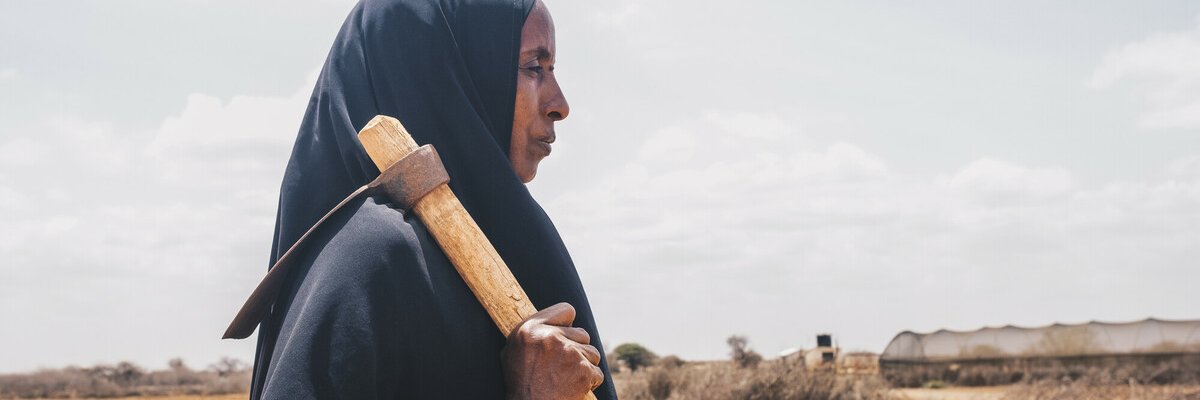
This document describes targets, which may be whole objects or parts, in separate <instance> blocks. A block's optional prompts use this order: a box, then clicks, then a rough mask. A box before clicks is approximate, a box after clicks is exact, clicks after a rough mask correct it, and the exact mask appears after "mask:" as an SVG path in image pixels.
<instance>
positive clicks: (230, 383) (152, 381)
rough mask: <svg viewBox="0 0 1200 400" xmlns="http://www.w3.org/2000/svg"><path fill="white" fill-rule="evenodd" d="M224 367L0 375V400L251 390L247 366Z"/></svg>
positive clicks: (176, 364) (177, 364) (123, 366)
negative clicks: (219, 370) (216, 368)
mask: <svg viewBox="0 0 1200 400" xmlns="http://www.w3.org/2000/svg"><path fill="white" fill-rule="evenodd" d="M220 364H222V365H225V367H226V368H223V369H222V370H221V372H220V373H218V371H216V370H210V371H203V372H199V371H192V370H191V369H189V368H187V366H186V365H185V364H184V363H183V360H181V359H173V360H171V361H170V362H169V363H168V365H169V366H170V369H166V370H161V371H149V372H147V371H146V370H144V369H142V368H141V367H139V366H137V365H135V364H133V363H131V362H120V363H117V364H116V365H104V364H101V365H96V366H93V367H91V368H80V367H66V368H62V369H47V370H41V371H37V372H33V373H27V374H7V375H0V399H7V398H80V397H83V398H111V397H131V396H170V395H207V394H235V393H245V392H246V391H247V390H248V389H249V388H250V376H251V374H250V371H249V370H248V369H247V368H245V364H244V363H241V362H240V361H237V360H233V359H226V360H223V361H222V363H220ZM234 367H236V368H234ZM222 373H223V374H224V375H222Z"/></svg>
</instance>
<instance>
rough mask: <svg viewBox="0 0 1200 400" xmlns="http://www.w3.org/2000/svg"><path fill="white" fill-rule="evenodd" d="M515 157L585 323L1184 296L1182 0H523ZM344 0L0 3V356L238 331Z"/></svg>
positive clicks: (812, 318)
mask: <svg viewBox="0 0 1200 400" xmlns="http://www.w3.org/2000/svg"><path fill="white" fill-rule="evenodd" d="M547 1H548V4H549V6H550V9H551V12H552V14H553V15H554V18H555V21H556V24H557V28H558V52H559V54H558V62H559V64H558V68H559V69H558V71H559V73H558V75H559V78H560V80H561V83H562V86H563V88H564V90H565V92H566V95H567V98H568V99H569V101H570V102H571V116H570V118H569V119H568V120H567V121H565V122H563V123H562V124H561V125H562V126H561V127H560V128H559V129H558V132H559V141H558V142H557V143H556V144H555V151H554V155H553V156H551V157H550V158H549V159H547V160H546V161H545V162H544V163H543V165H542V167H541V169H540V174H539V176H538V179H537V180H536V181H535V182H534V183H532V184H531V185H530V188H531V190H532V191H533V192H534V194H535V196H536V197H537V199H538V200H539V201H540V202H541V203H542V205H543V206H544V207H545V208H546V209H547V211H548V213H549V214H550V216H551V218H552V219H554V221H555V222H556V224H557V226H558V228H559V230H560V232H561V233H562V235H563V237H564V239H565V240H566V242H567V245H568V248H569V249H570V250H571V252H572V255H573V256H574V258H575V262H576V265H577V266H578V268H579V270H580V274H581V275H582V278H583V281H584V284H585V286H586V288H587V290H588V294H589V297H590V299H591V302H592V306H593V308H594V309H595V311H596V319H597V321H598V323H599V326H600V329H601V334H602V336H603V338H604V341H605V343H608V344H609V345H610V346H613V345H616V344H618V343H622V342H629V341H636V342H639V343H642V344H644V345H646V346H647V347H649V348H650V349H652V350H654V351H656V352H658V353H659V354H678V355H680V356H681V357H683V358H685V359H710V358H721V357H725V354H726V352H727V349H726V347H725V344H724V338H725V337H727V336H729V335H731V334H744V335H748V336H749V337H750V341H751V342H750V343H751V347H752V348H754V349H756V350H758V351H760V352H762V353H764V354H766V355H774V354H777V353H778V352H779V351H781V350H784V349H787V348H791V347H811V346H813V345H814V344H815V343H814V342H815V340H814V338H813V335H815V334H816V333H819V332H830V333H833V334H834V335H835V338H836V339H837V340H838V341H839V342H840V344H841V345H842V346H843V347H846V348H849V349H862V350H871V351H881V350H882V349H883V348H884V347H885V346H886V345H887V343H888V341H889V340H890V339H891V337H892V336H894V335H895V334H897V333H899V332H901V331H903V330H915V331H932V330H937V329H940V328H948V329H974V328H978V327H982V326H989V325H990V326H994V325H1004V324H1017V325H1043V324H1049V323H1053V322H1082V321H1087V320H1103V321H1128V320H1136V319H1141V318H1146V317H1151V316H1153V317H1159V318H1169V319H1195V318H1200V308H1198V307H1197V305H1198V304H1200V295H1198V294H1197V293H1200V287H1198V286H1200V285H1198V283H1197V282H1200V265H1197V261H1196V260H1200V3H1196V2H1190V1H1140V2H1087V4H1086V8H1081V3H1079V2H1068V1H1061V2H1046V1H1015V2H1014V1H1004V2H999V1H997V2H981V1H975V2H944V1H911V2H903V5H900V4H899V3H896V2H886V1H855V2H801V1H744V2H738V3H737V4H738V5H739V7H730V5H731V4H732V3H730V2H727V1H721V2H718V1H710V0H689V1H684V0H655V1H630V0H617V1H609V2H578V1H559V0H547ZM351 6H352V2H350V1H345V0H303V1H301V0H290V1H283V0H266V1H254V2H245V1H234V0H176V1H167V0H163V1H132V0H130V1H117V0H113V1H39V0H15V1H3V2H0V372H11V371H22V370H30V369H34V368H38V367H61V366H65V365H68V364H78V365H89V364H92V363H97V362H116V361H120V360H132V361H135V362H137V363H139V364H142V365H144V366H148V367H152V368H158V367H164V366H165V363H166V360H167V359H168V358H171V357H176V356H180V357H184V359H185V360H187V361H188V362H189V363H191V364H192V365H193V366H198V367H202V366H205V365H207V364H208V363H211V362H213V361H214V360H216V359H217V358H219V357H221V356H233V357H237V358H241V359H243V360H247V361H249V360H252V359H253V347H254V342H253V340H252V339H251V340H245V341H221V340H218V337H219V336H220V334H221V333H222V332H223V331H224V328H225V326H226V324H227V323H228V322H229V320H230V319H231V318H232V317H233V315H234V313H235V312H236V311H237V309H238V307H239V306H240V305H241V303H242V302H243V301H244V300H245V298H246V296H247V295H248V294H249V293H250V291H251V290H252V288H253V287H254V286H255V285H256V284H257V282H258V280H259V279H260V277H261V276H262V275H263V273H264V270H265V268H266V262H267V256H268V252H269V249H270V236H271V231H272V227H273V224H274V216H275V207H276V201H277V196H278V187H279V182H280V178H281V177H282V173H283V167H284V164H285V163H286V161H287V156H288V154H289V153H290V150H291V145H292V142H293V139H294V137H295V134H296V129H297V127H298V126H299V122H300V118H301V116H302V115H303V112H304V106H305V105H306V101H307V98H308V94H309V93H310V91H311V90H312V85H313V77H314V76H315V74H316V73H317V72H318V68H319V66H320V64H321V63H322V61H323V60H324V57H325V54H326V52H327V51H328V49H329V46H330V44H331V43H332V40H333V38H334V36H335V34H336V32H337V29H338V27H339V26H340V24H341V22H342V20H343V18H344V17H345V15H346V13H347V12H348V11H349V9H350V8H351Z"/></svg>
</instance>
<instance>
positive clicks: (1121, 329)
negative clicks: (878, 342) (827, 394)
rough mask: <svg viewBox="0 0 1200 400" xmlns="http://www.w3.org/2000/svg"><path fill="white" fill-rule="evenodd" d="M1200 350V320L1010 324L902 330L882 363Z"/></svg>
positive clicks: (888, 347) (882, 359)
mask: <svg viewBox="0 0 1200 400" xmlns="http://www.w3.org/2000/svg"><path fill="white" fill-rule="evenodd" d="M1186 352H1200V321H1164V320H1158V319H1146V320H1142V321H1137V322H1128V323H1105V322H1088V323H1084V324H1077V325H1064V324H1054V325H1050V326H1043V327H1038V328H1022V327H1016V326H1012V325H1009V326H1004V327H998V328H993V327H989V328H983V329H978V330H974V331H968V332H958V331H950V330H944V329H943V330H939V331H937V332H933V333H924V334H922V333H913V332H907V331H906V332H902V333H900V334H899V335H896V337H895V338H894V339H892V342H891V343H890V344H888V346H887V348H886V349H885V350H884V351H883V354H882V355H880V357H879V358H880V360H881V361H947V360H964V359H966V360H970V359H991V358H1006V357H1007V358H1011V357H1040V356H1048V357H1062V356H1082V355H1104V354H1138V353H1186Z"/></svg>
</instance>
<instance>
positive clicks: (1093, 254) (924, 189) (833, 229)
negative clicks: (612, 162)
mask: <svg viewBox="0 0 1200 400" xmlns="http://www.w3.org/2000/svg"><path fill="white" fill-rule="evenodd" d="M733 115H741V118H742V119H743V120H746V121H750V120H760V121H779V120H778V119H777V118H774V117H772V116H769V115H754V114H738V113H717V114H714V113H707V114H702V115H699V116H697V117H696V119H695V120H694V121H685V122H682V123H679V124H676V125H674V126H672V127H668V128H664V129H661V130H659V131H657V132H656V133H654V134H652V135H650V136H649V138H648V139H647V140H646V141H645V142H644V144H642V146H641V148H640V149H637V151H638V154H639V157H638V158H637V159H635V160H633V161H631V162H630V163H628V164H626V165H624V166H621V167H618V168H615V169H614V171H613V172H612V173H611V174H610V175H609V176H608V177H607V178H606V179H603V180H601V181H600V182H599V183H598V184H596V185H593V186H592V187H591V188H589V189H587V190H582V191H576V192H569V193H565V194H563V195H561V196H558V197H556V198H553V199H548V201H546V202H545V204H546V207H547V209H548V211H549V212H550V215H552V216H553V217H554V218H555V220H556V221H557V223H558V226H559V228H560V231H561V232H562V233H563V236H564V239H565V240H566V241H567V244H568V246H569V248H571V251H572V254H573V255H574V256H575V258H576V264H577V265H579V266H580V269H581V273H582V274H583V275H584V282H586V283H587V284H588V287H589V293H593V298H594V299H593V307H594V308H596V309H597V313H598V318H600V319H601V323H602V324H603V326H604V327H605V332H604V334H605V335H606V340H608V342H609V343H616V342H622V341H638V342H641V343H643V344H647V345H649V346H650V347H651V348H654V349H656V350H657V351H661V352H665V353H679V354H683V355H684V356H685V357H694V358H706V357H713V358H716V357H721V356H722V352H721V348H720V346H717V345H714V344H715V343H721V340H722V339H723V338H724V336H725V335H729V334H734V333H750V334H752V337H753V338H754V340H755V342H756V343H757V346H758V348H759V349H760V350H761V351H766V352H774V351H777V350H780V349H784V348H788V347H792V346H795V345H796V344H797V343H798V342H799V343H804V338H805V337H806V336H807V335H808V334H809V333H815V332H817V331H825V330H831V331H834V332H835V333H837V334H839V336H840V337H841V340H842V343H843V344H845V345H848V346H852V347H856V348H867V349H874V350H878V349H879V347H882V346H883V345H884V344H885V343H886V342H887V340H888V339H889V338H890V336H891V335H893V334H895V333H897V332H899V331H901V330H904V329H912V328H921V327H926V328H929V329H933V328H940V327H945V324H946V323H947V322H946V321H947V320H953V321H960V322H963V321H966V322H967V323H971V322H974V323H977V324H978V325H985V324H996V323H1006V322H1021V321H1030V323H1045V322H1048V321H1054V320H1055V319H1057V318H1061V317H1060V316H1061V315H1088V316H1092V317H1098V316H1096V314H1095V309H1104V308H1107V309H1109V310H1112V309H1122V307H1123V306H1122V303H1128V304H1139V303H1141V304H1144V302H1145V301H1146V300H1145V299H1144V297H1142V296H1143V295H1144V293H1140V292H1138V291H1136V290H1130V288H1129V285H1131V283H1130V282H1139V283H1140V284H1144V285H1151V286H1154V287H1158V288H1161V291H1159V292H1158V293H1162V295H1163V296H1174V297H1171V298H1173V299H1178V297H1179V296H1186V294H1184V293H1186V289H1185V288H1183V287H1182V286H1181V285H1180V284H1179V283H1178V282H1179V279H1196V278H1200V276H1197V275H1196V274H1197V272H1195V271H1194V269H1193V268H1192V267H1191V266H1190V262H1189V261H1187V260H1189V259H1190V258H1188V257H1190V256H1191V255H1194V253H1195V250H1192V249H1193V248H1194V247H1195V246H1194V243H1190V242H1189V241H1188V240H1187V239H1184V238H1188V237H1191V238H1196V237H1197V235H1198V234H1200V231H1197V228H1196V227H1197V226H1200V201H1198V200H1200V198H1198V197H1197V193H1198V192H1200V179H1196V178H1197V175H1194V173H1195V171H1197V170H1198V169H1197V168H1196V166H1197V165H1200V164H1198V163H1197V161H1196V160H1197V159H1200V158H1195V157H1194V158H1190V159H1184V160H1179V161H1176V162H1174V163H1172V164H1170V166H1169V167H1167V171H1166V172H1165V174H1164V175H1163V179H1162V180H1160V181H1159V182H1157V183H1148V184H1138V183H1121V182H1113V183H1108V184H1104V185H1101V186H1098V187H1080V186H1079V185H1077V184H1076V183H1075V182H1074V178H1073V176H1072V173H1071V172H1070V171H1067V170H1065V169H1063V168H1058V167H1032V166H1022V165H1018V164H1015V163H1012V162H1008V161H1004V160H1000V159H996V158H982V159H979V160H975V161H973V162H971V163H969V164H967V165H965V166H963V167H962V168H960V169H958V170H956V171H952V172H947V173H944V174H940V175H937V176H934V177H921V176H913V175H909V174H904V173H900V172H897V171H893V170H892V169H890V168H889V167H888V166H887V164H886V163H885V162H884V161H883V160H882V159H880V157H878V156H876V155H873V154H871V153H870V152H868V151H865V150H863V149H862V148H860V147H858V146H856V145H854V144H850V143H834V144H832V145H829V146H825V147H823V148H821V147H817V148H814V147H813V146H810V145H805V144H803V140H802V138H801V137H800V135H799V134H798V133H796V132H797V131H798V130H797V129H796V128H794V127H793V126H794V123H787V122H779V123H778V124H776V123H772V125H778V126H777V128H778V129H777V131H778V132H784V133H782V134H776V135H766V137H764V138H760V139H759V140H757V141H749V142H746V141H742V145H741V146H739V147H734V148H735V149H737V150H736V151H729V149H730V148H729V147H723V146H713V145H711V144H713V143H719V142H721V141H723V140H726V139H727V138H731V137H735V136H736V135H734V134H733V133H731V132H730V131H729V126H722V125H721V124H716V123H713V122H714V121H728V120H736V119H737V118H732V117H731V116H733ZM751 125H752V124H751ZM730 126H743V124H741V123H735V124H731V125H730ZM752 131H755V132H761V131H760V130H752ZM739 140H741V138H737V139H732V141H735V142H737V141H739ZM747 143H748V145H747ZM708 150H712V151H711V152H708ZM701 153H705V154H701ZM682 154H690V155H691V156H689V157H682V156H681V155H682ZM1145 268H1151V269H1155V270H1157V271H1160V272H1161V275H1155V276H1147V275H1146V274H1145V273H1144V272H1145ZM1064 296H1065V297H1066V298H1074V299H1080V300H1079V301H1077V302H1066V303H1063V302H1060V301H1059V299H1061V298H1063V297H1064ZM1097 296H1102V297H1097ZM998 297H1006V298H1008V297H1012V298H1015V299H1019V300H1012V301H1011V304H1009V305H1007V306H1005V307H999V306H998V305H996V304H995V301H996V300H995V299H996V298H998ZM948 299H954V300H953V303H954V304H946V302H947V301H949V300H948ZM1082 299H1086V300H1082ZM1164 301H1165V300H1164ZM1029 303H1037V304H1041V303H1044V304H1041V305H1040V306H1039V307H1040V309H1038V310H1034V311H1030V310H1028V309H1025V307H1023V306H1021V304H1029ZM1154 304H1159V303H1158V302H1155V303H1154ZM1124 307H1125V308H1131V307H1129V306H1124ZM1132 308H1137V309H1138V310H1144V308H1138V307H1132ZM1167 308H1169V307H1167ZM1156 309H1160V310H1161V309H1163V308H1156ZM1181 309H1182V308H1180V307H1175V308H1172V310H1181ZM1139 312H1144V311H1139ZM1136 316H1137V315H1135V317H1136ZM677 326H688V327H689V331H690V332H693V334H689V335H687V336H686V337H680V336H677V335H674V334H673V333H672V332H678V330H677V329H674V328H672V327H677ZM969 327H971V325H967V326H964V328H969Z"/></svg>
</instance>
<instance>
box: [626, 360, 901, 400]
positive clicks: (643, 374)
mask: <svg viewBox="0 0 1200 400" xmlns="http://www.w3.org/2000/svg"><path fill="white" fill-rule="evenodd" d="M613 380H614V381H615V383H616V385H617V393H618V395H619V397H620V398H621V399H627V400H643V399H653V400H665V399H696V400H705V399H745V400H792V399H796V400H799V399H812V400H875V399H880V400H882V399H887V398H889V397H888V394H887V391H888V388H887V385H886V384H885V383H884V382H883V380H881V379H879V378H878V377H877V376H871V375H867V376H837V375H834V374H832V373H827V372H810V371H807V370H805V369H804V368H803V367H801V366H798V365H795V364H794V363H786V362H779V361H764V362H762V363H761V364H759V365H758V366H757V367H750V368H740V367H738V366H737V365H736V364H734V363H731V362H692V363H686V364H684V365H682V366H679V367H674V368H672V367H668V366H654V367H649V368H645V369H642V370H638V371H636V372H628V371H623V372H619V373H616V374H614V375H613Z"/></svg>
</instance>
